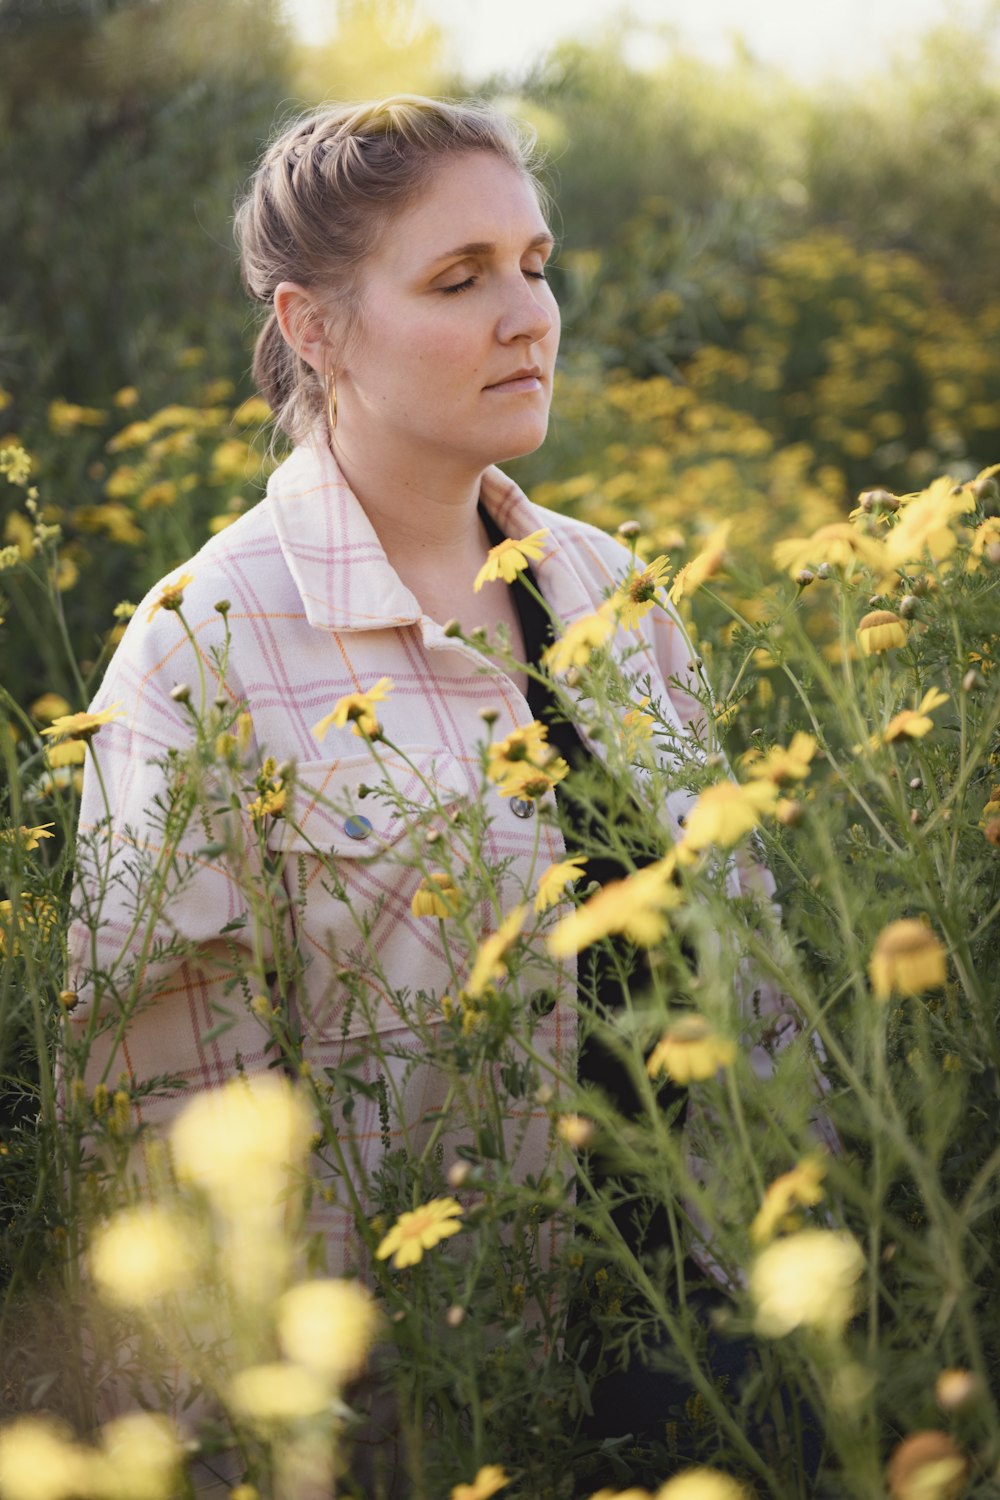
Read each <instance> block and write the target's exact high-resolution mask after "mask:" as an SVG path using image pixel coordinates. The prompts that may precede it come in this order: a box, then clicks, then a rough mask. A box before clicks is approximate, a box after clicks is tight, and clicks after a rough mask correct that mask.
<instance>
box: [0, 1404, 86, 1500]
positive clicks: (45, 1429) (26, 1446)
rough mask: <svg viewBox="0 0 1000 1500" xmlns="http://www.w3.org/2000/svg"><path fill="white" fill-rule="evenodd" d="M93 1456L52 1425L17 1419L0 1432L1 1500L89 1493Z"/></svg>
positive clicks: (48, 1499)
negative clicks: (2, 1497) (2, 1499)
mask: <svg viewBox="0 0 1000 1500" xmlns="http://www.w3.org/2000/svg"><path fill="white" fill-rule="evenodd" d="M93 1458H94V1456H93V1455H92V1454H91V1453H90V1452H89V1451H88V1450H87V1449H86V1448H84V1447H82V1446H81V1445H80V1444H78V1443H75V1442H73V1440H72V1438H71V1436H70V1434H69V1432H68V1431H66V1430H65V1429H64V1428H63V1427H61V1426H59V1425H57V1424H56V1423H55V1422H49V1421H42V1420H41V1419H39V1418H38V1417H21V1418H20V1419H19V1420H17V1421H15V1422H12V1423H11V1424H10V1425H9V1426H6V1427H3V1428H0V1494H2V1495H3V1496H4V1500H68V1497H69V1496H73V1495H87V1494H90V1493H91V1480H92V1479H93V1478H94V1462H93Z"/></svg>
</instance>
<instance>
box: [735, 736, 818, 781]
mask: <svg viewBox="0 0 1000 1500" xmlns="http://www.w3.org/2000/svg"><path fill="white" fill-rule="evenodd" d="M815 754H816V739H815V737H814V736H813V735H811V734H805V733H804V732H803V731H802V730H801V729H800V730H798V731H797V732H796V733H795V734H793V736H792V743H791V744H790V745H789V747H788V749H787V750H783V749H782V747H781V746H780V745H773V746H772V747H771V749H770V750H768V751H767V752H766V753H765V754H764V755H761V756H760V757H759V759H755V760H752V761H750V762H749V764H748V765H747V774H748V775H749V776H752V777H753V778H754V779H755V780H765V781H773V782H774V784H775V786H784V785H785V784H786V783H787V782H789V781H804V780H805V778H806V777H807V776H808V775H809V764H810V762H811V760H812V758H813V756H814V755H815Z"/></svg>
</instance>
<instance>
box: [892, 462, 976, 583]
mask: <svg viewBox="0 0 1000 1500" xmlns="http://www.w3.org/2000/svg"><path fill="white" fill-rule="evenodd" d="M975 504H976V501H975V497H974V496H973V495H971V494H970V493H969V492H968V491H967V490H963V489H960V488H958V487H957V486H956V485H955V483H954V481H953V480H951V479H949V478H948V476H947V475H943V476H942V477H941V478H940V479H935V481H934V483H933V484H932V485H930V486H929V488H928V489H926V490H924V491H923V492H922V494H919V495H916V496H914V497H912V498H907V499H905V500H904V503H903V506H902V508H901V509H900V512H899V518H898V520H897V522H896V524H895V526H894V527H893V528H892V530H891V531H890V532H889V534H888V536H887V537H886V539H885V544H884V545H885V558H886V562H887V564H888V566H889V567H890V568H901V567H903V566H904V565H905V564H907V563H916V562H923V561H924V559H925V557H926V556H927V555H928V554H929V555H930V558H931V561H932V562H943V561H944V559H945V558H946V557H950V556H951V554H952V553H953V552H954V550H955V548H956V547H957V546H958V535H957V532H956V530H955V528H954V526H953V525H952V522H954V521H956V520H957V519H958V517H959V516H962V515H966V514H967V513H968V512H969V511H970V510H974V509H975Z"/></svg>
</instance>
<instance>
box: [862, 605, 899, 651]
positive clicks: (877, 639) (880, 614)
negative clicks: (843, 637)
mask: <svg viewBox="0 0 1000 1500" xmlns="http://www.w3.org/2000/svg"><path fill="white" fill-rule="evenodd" d="M858 642H859V644H860V646H861V649H862V651H863V652H864V654H865V655H866V656H871V655H873V654H874V653H876V652H881V651H893V650H895V649H896V647H897V646H905V645H906V625H905V623H904V622H903V621H902V620H901V619H900V618H899V616H898V615H895V614H893V612H892V610H891V609H873V610H872V611H871V612H870V613H869V614H867V615H865V616H864V618H863V619H862V620H861V621H860V623H859V625H858Z"/></svg>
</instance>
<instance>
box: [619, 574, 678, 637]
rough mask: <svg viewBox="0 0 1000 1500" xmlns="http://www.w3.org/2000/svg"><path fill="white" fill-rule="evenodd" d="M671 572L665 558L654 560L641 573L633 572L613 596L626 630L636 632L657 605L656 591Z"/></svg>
mask: <svg viewBox="0 0 1000 1500" xmlns="http://www.w3.org/2000/svg"><path fill="white" fill-rule="evenodd" d="M669 572H670V564H669V562H668V561H667V559H666V558H665V557H663V556H660V557H657V558H654V560H653V561H652V562H651V563H649V564H647V566H646V567H645V568H643V569H642V571H641V572H633V573H632V574H631V575H630V576H629V577H628V578H626V580H625V582H624V583H622V584H620V585H619V587H618V588H617V589H616V590H615V592H614V594H612V596H611V598H612V601H613V603H614V606H615V609H616V611H617V614H618V618H619V620H620V621H621V623H622V626H623V628H624V629H625V630H634V629H635V627H636V626H637V625H638V624H639V621H640V620H641V619H642V618H643V617H644V616H645V615H647V614H648V613H649V611H650V610H651V609H652V608H653V605H654V604H655V603H656V591H657V589H658V588H659V587H660V585H661V584H662V583H663V582H664V580H665V578H666V575H667V574H668V573H669Z"/></svg>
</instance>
